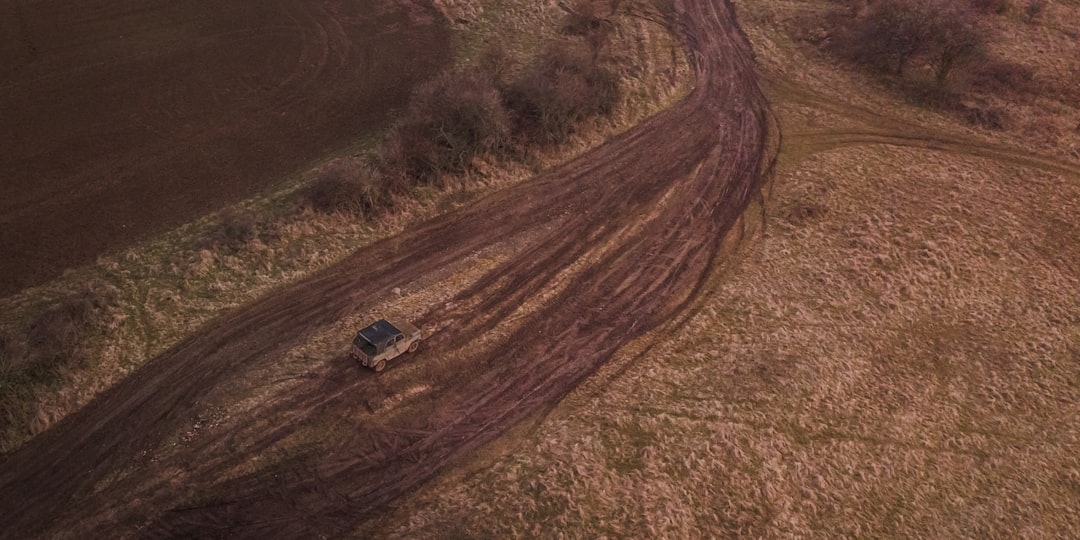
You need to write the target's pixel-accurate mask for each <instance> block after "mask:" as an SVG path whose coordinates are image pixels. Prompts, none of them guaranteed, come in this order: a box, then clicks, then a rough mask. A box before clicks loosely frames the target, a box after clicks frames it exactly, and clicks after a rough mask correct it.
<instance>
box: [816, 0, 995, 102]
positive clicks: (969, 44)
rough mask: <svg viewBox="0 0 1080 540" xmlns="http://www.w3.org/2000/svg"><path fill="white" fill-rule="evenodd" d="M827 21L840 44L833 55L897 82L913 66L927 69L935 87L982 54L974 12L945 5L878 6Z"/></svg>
mask: <svg viewBox="0 0 1080 540" xmlns="http://www.w3.org/2000/svg"><path fill="white" fill-rule="evenodd" d="M844 13H845V12H843V11H835V12H833V14H832V15H831V16H830V17H829V18H828V19H827V20H828V21H829V22H830V23H831V24H833V25H842V26H844V27H842V28H836V29H834V31H835V33H836V34H838V35H839V38H838V39H837V40H835V41H834V43H833V47H832V48H833V50H834V52H836V53H838V54H840V55H842V56H845V57H847V58H849V59H851V60H854V61H855V62H858V63H860V64H863V65H866V66H868V67H870V68H871V69H874V70H876V71H879V72H883V73H892V74H894V75H897V76H902V75H904V74H905V71H906V69H907V67H908V66H909V65H911V64H912V63H914V62H915V61H921V62H922V63H924V64H926V65H929V66H930V67H931V69H932V70H933V73H934V78H935V81H936V83H937V85H938V86H939V87H943V86H944V85H945V83H946V82H947V80H948V79H949V77H950V75H951V74H952V73H954V71H955V70H956V68H958V67H960V66H962V65H965V64H967V63H969V62H971V61H972V60H974V59H976V58H977V57H978V56H979V55H980V54H981V53H982V51H983V47H984V44H985V37H984V33H983V32H981V31H980V29H979V27H978V18H977V16H976V14H975V12H974V11H973V10H972V9H971V8H969V7H967V6H965V5H963V4H956V3H953V2H949V1H947V0H879V1H878V2H874V3H872V4H870V6H869V7H868V8H867V9H866V10H863V11H861V12H860V11H859V10H854V9H852V10H846V16H845V14H844Z"/></svg>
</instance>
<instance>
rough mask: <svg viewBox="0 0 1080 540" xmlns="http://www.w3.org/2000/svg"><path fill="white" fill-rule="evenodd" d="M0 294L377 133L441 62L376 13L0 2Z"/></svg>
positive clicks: (393, 5)
mask: <svg viewBox="0 0 1080 540" xmlns="http://www.w3.org/2000/svg"><path fill="white" fill-rule="evenodd" d="M0 34H2V36H0V296H6V295H8V294H12V293H14V292H16V291H18V290H20V289H22V288H25V287H29V286H33V285H36V284H40V283H43V282H45V281H47V280H49V279H51V278H54V277H56V276H57V275H59V274H60V273H61V272H63V271H64V270H65V269H67V268H71V267H74V266H78V265H81V264H84V263H87V262H89V261H92V260H94V258H95V257H96V256H98V255H99V254H101V253H104V252H109V251H112V250H116V249H119V248H123V247H125V246H128V245H130V244H131V243H133V242H134V241H137V240H139V239H141V238H145V237H147V236H149V235H152V234H154V233H158V232H161V231H164V230H167V229H170V228H172V227H175V226H177V225H179V224H181V223H185V222H187V221H190V220H191V219H192V218H194V217H196V216H199V215H201V214H204V213H206V212H209V211H213V210H216V209H218V208H221V207H224V206H226V205H228V204H229V203H231V202H235V201H237V200H239V199H242V198H244V197H247V196H250V195H252V194H254V193H255V192H257V191H258V190H259V189H260V188H263V187H265V186H267V185H268V184H270V183H273V182H275V181H278V180H281V179H282V178H283V177H285V176H287V175H289V174H291V173H293V172H295V171H297V170H298V169H299V168H301V167H303V166H304V165H305V164H307V163H310V162H311V161H312V160H313V159H316V158H318V157H320V156H322V155H325V154H326V153H327V152H329V151H333V150H336V149H339V148H341V147H343V146H345V145H348V144H349V143H350V142H352V141H355V140H357V139H358V138H360V137H362V136H364V135H366V134H371V133H373V132H374V131H376V130H379V129H382V128H384V127H385V126H386V124H387V122H388V120H389V119H390V114H391V111H392V110H394V109H396V108H400V107H403V106H404V105H405V101H406V99H407V97H408V95H409V91H408V89H409V88H410V87H411V86H413V85H414V84H416V83H418V82H420V81H422V80H425V79H427V78H429V77H430V76H431V75H432V74H433V73H434V72H436V71H437V70H438V69H440V68H441V67H442V66H444V65H445V64H446V63H447V62H448V61H449V59H450V51H449V46H448V44H449V34H448V31H447V30H446V29H445V28H444V27H443V25H442V21H441V19H440V18H439V17H438V15H437V13H436V12H434V11H433V9H431V8H430V7H425V6H423V5H420V3H419V2H413V1H411V0H410V1H405V2H397V1H391V0H362V1H352V2H349V1H344V0H328V1H325V2H323V1H320V2H313V1H306V0H305V1H299V2H290V1H285V0H268V1H264V0H259V1H256V0H227V1H220V0H194V1H184V2H177V1H174V0H119V1H109V2H105V1H101V0H91V1H85V2H60V1H57V0H45V1H40V2H26V1H25V0H0Z"/></svg>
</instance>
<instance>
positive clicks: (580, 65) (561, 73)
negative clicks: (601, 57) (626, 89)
mask: <svg viewBox="0 0 1080 540" xmlns="http://www.w3.org/2000/svg"><path fill="white" fill-rule="evenodd" d="M621 96H622V91H621V88H620V83H619V79H618V77H617V76H615V74H613V73H612V72H610V71H608V70H607V69H605V68H604V67H603V66H601V65H600V64H599V63H597V61H596V59H595V58H593V57H592V55H591V54H590V53H589V51H587V50H584V49H583V48H581V47H580V46H575V45H572V44H567V43H556V44H553V45H551V46H549V47H548V48H547V49H546V50H545V51H544V53H543V54H541V56H540V57H539V58H538V59H537V60H536V61H535V62H534V63H533V65H532V66H531V67H530V68H529V69H528V70H527V71H526V72H525V74H524V75H523V76H522V77H521V79H519V80H518V81H516V82H515V83H514V84H512V85H511V86H510V88H509V89H508V90H507V103H508V105H509V108H510V110H511V111H512V112H513V114H514V116H515V120H516V122H517V127H518V130H519V132H520V133H522V134H523V135H524V136H525V137H526V138H527V139H529V140H532V141H535V142H539V143H556V142H559V141H562V140H564V139H565V138H566V137H567V136H569V135H570V134H572V133H573V132H574V129H575V127H576V126H577V124H579V123H580V122H581V121H583V120H585V119H588V118H591V117H594V116H597V115H607V114H611V113H612V112H613V111H614V110H615V107H616V106H617V105H618V103H619V101H620V99H621Z"/></svg>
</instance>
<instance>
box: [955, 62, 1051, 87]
mask: <svg viewBox="0 0 1080 540" xmlns="http://www.w3.org/2000/svg"><path fill="white" fill-rule="evenodd" d="M971 85H972V87H974V88H975V89H976V90H978V91H980V92H985V93H989V94H995V95H999V96H1005V95H1010V94H1011V95H1022V94H1033V93H1037V92H1038V90H1039V86H1038V84H1037V83H1036V81H1035V70H1033V69H1031V68H1030V67H1028V66H1025V65H1023V64H1017V63H1014V62H1007V61H1004V60H987V61H984V62H981V63H979V64H978V65H976V66H975V67H974V68H973V69H972V70H971Z"/></svg>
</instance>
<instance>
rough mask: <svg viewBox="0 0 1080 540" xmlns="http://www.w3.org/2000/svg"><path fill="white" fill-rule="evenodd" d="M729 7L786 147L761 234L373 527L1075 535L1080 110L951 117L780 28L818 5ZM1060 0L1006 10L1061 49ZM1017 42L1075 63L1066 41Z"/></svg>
mask: <svg viewBox="0 0 1080 540" xmlns="http://www.w3.org/2000/svg"><path fill="white" fill-rule="evenodd" d="M738 5H739V8H740V10H741V15H742V20H743V22H744V25H745V27H746V29H747V31H748V34H749V35H750V36H751V39H752V41H753V42H754V45H755V48H756V50H757V51H758V54H759V61H760V62H761V65H762V71H763V76H764V77H765V79H766V81H767V87H768V89H769V94H770V97H771V98H772V99H773V101H774V103H775V107H776V110H777V113H778V115H779V116H780V120H781V124H782V129H783V131H784V136H785V144H784V147H783V149H782V151H781V156H780V166H779V169H778V172H777V176H776V179H775V181H774V184H773V189H772V192H771V197H770V199H769V204H768V206H767V209H766V210H765V213H764V216H763V217H764V220H763V223H764V225H763V226H761V225H759V224H758V222H757V221H756V220H753V219H748V221H747V223H748V224H749V225H752V226H753V227H752V230H754V231H756V234H755V237H754V239H753V241H751V242H749V243H748V244H747V245H746V247H744V249H742V250H740V251H738V254H737V256H736V257H734V258H733V259H732V260H730V261H729V262H728V263H727V264H725V265H724V270H723V271H721V272H720V273H718V274H717V275H716V276H715V278H714V288H713V289H712V291H710V292H709V293H707V294H706V296H705V297H704V298H702V299H701V300H700V302H699V303H698V304H697V306H696V307H695V308H694V310H693V312H692V313H690V314H689V315H688V316H687V317H686V318H685V319H684V320H680V321H674V322H673V323H672V324H671V325H670V326H669V327H667V328H665V329H662V330H661V331H657V332H654V333H653V335H651V336H650V337H649V339H647V340H643V341H642V342H641V343H639V344H637V345H635V346H633V347H630V348H628V350H625V351H623V352H622V353H621V354H620V355H619V356H618V357H617V360H616V362H614V363H613V364H612V365H610V366H609V367H607V368H605V369H604V370H602V371H601V373H600V374H599V375H598V376H596V377H594V378H593V379H592V380H590V382H589V383H587V384H586V385H584V386H583V387H582V388H580V389H579V390H578V391H577V392H576V393H575V394H573V395H572V396H571V397H569V398H568V399H566V400H564V401H563V402H562V403H561V404H560V405H559V406H558V407H556V408H555V409H554V410H552V411H551V412H550V413H548V414H547V415H545V416H544V417H542V418H537V419H536V420H535V421H534V422H533V423H531V424H529V425H526V426H523V427H521V428H520V429H518V430H517V432H516V433H512V434H511V435H508V436H506V437H504V438H503V439H502V440H500V441H499V442H497V443H496V444H494V445H492V447H491V448H490V449H489V450H488V451H487V452H485V453H484V454H483V455H480V456H476V457H474V458H473V459H472V460H471V461H470V462H469V463H467V464H465V465H463V466H461V467H458V468H457V469H455V470H453V471H451V472H448V473H445V474H444V475H442V476H441V477H440V478H439V479H438V480H436V481H434V482H432V483H431V484H430V485H429V486H428V487H427V488H425V489H423V490H421V491H420V492H418V493H417V494H415V495H414V496H413V497H410V498H409V499H408V500H406V501H403V502H402V503H401V504H399V505H398V506H397V507H396V509H395V511H394V512H392V513H390V514H388V515H387V516H386V517H385V518H384V519H383V520H382V521H381V522H380V523H376V524H372V526H371V527H370V528H367V529H365V530H363V531H360V533H361V534H362V535H363V536H376V537H407V538H417V537H421V538H434V537H447V536H450V537H552V538H557V537H579V538H586V537H667V538H699V537H723V536H767V537H809V536H860V537H882V536H884V537H930V538H942V537H945V538H952V537H1004V538H1051V537H1057V538H1073V537H1076V536H1077V535H1080V457H1078V456H1080V425H1078V423H1077V419H1078V418H1080V224H1078V223H1077V221H1076V216H1078V215H1080V163H1078V161H1080V160H1077V159H1076V155H1075V145H1076V137H1075V136H1074V135H1073V134H1071V133H1070V129H1067V128H1069V127H1070V124H1076V123H1080V114H1078V110H1077V105H1078V104H1077V102H1075V101H1070V100H1069V99H1068V97H1067V96H1050V97H1041V98H1038V99H1035V100H1033V102H1032V103H1030V104H1025V105H1023V106H1022V107H1021V106H1017V107H1016V108H1015V109H1014V110H1013V112H1014V118H1017V119H1019V121H1017V122H1016V123H1014V124H1013V125H1012V126H1010V127H1009V128H1008V129H1006V130H1003V131H998V132H988V131H982V130H978V129H975V128H969V127H965V126H962V125H960V124H959V123H957V121H956V119H954V118H952V117H950V116H949V115H948V114H945V113H937V112H933V111H927V110H925V109H921V108H917V107H914V106H912V105H908V104H905V103H903V102H902V100H898V99H897V98H896V96H895V95H894V94H892V93H890V90H889V89H887V88H885V87H883V86H882V84H881V83H879V82H876V81H872V80H868V79H867V78H866V77H864V76H862V75H859V74H856V73H854V72H852V71H850V70H849V69H848V68H845V67H841V66H839V65H837V64H836V63H835V62H833V61H831V60H829V59H828V58H826V57H824V56H822V55H821V54H820V53H818V52H817V51H815V50H813V49H812V48H808V47H807V46H806V45H804V44H799V43H796V42H793V41H792V40H791V39H790V38H789V37H788V36H787V34H786V33H785V32H784V31H783V28H784V25H785V22H786V21H787V20H788V19H790V18H792V17H795V16H798V15H800V14H802V13H805V12H806V11H812V10H814V9H818V8H820V7H821V5H822V4H821V3H820V2H739V4H738ZM1050 6H1051V9H1052V10H1053V11H1054V12H1055V13H1057V15H1056V16H1055V17H1054V18H1053V19H1049V18H1048V19H1045V20H1046V21H1054V22H1051V23H1048V24H1042V25H1040V24H1039V23H1036V24H1035V25H1026V24H1022V23H1021V22H1020V21H1019V20H1018V19H1015V18H1014V19H1007V18H1005V19H1001V20H1000V21H998V23H997V24H999V25H1001V26H1002V28H1004V29H1006V30H1008V31H1010V32H1013V33H1014V34H1013V35H1014V36H1027V38H1030V39H1031V40H1035V41H1037V42H1039V43H1042V42H1044V41H1045V42H1047V43H1058V44H1059V45H1060V44H1061V43H1062V41H1061V40H1060V39H1059V37H1060V34H1059V29H1055V28H1054V26H1053V25H1054V24H1064V23H1062V22H1061V21H1071V20H1076V16H1077V14H1078V13H1077V12H1078V9H1077V6H1076V5H1075V3H1065V2H1053V3H1051V4H1050ZM1027 38H1024V39H1027ZM1018 39H1020V38H1018ZM1002 48H1006V47H1004V46H1003V47H1002ZM1008 48H1009V49H1010V51H1011V52H1009V53H1008V54H1013V55H1016V56H1015V58H1017V59H1021V60H1023V59H1027V58H1029V57H1028V56H1027V54H1029V53H1030V52H1031V51H1032V50H1039V51H1042V52H1043V53H1042V54H1039V55H1034V56H1036V58H1034V59H1033V60H1032V62H1034V63H1035V64H1036V66H1037V67H1038V68H1039V69H1038V72H1039V73H1045V72H1046V71H1045V70H1043V66H1048V65H1054V64H1057V63H1060V64H1062V65H1063V66H1065V67H1062V68H1061V69H1060V70H1058V71H1052V72H1061V71H1064V70H1067V69H1075V68H1076V67H1077V66H1076V65H1075V63H1076V55H1075V53H1076V44H1075V42H1073V43H1072V44H1071V46H1068V47H1065V48H1064V49H1061V48H1060V47H1059V48H1058V49H1054V50H1055V51H1056V53H1053V54H1050V53H1045V51H1047V50H1050V49H1048V48H1047V47H1044V46H1042V45H1036V46H1032V47H1030V48H1024V47H1023V46H1021V45H1016V46H1012V47H1008ZM1069 54H1071V55H1072V56H1071V57H1069V56H1068V55H1069ZM1070 62H1071V63H1070ZM1040 119H1044V120H1040ZM1045 119H1051V120H1049V121H1046V120H1045ZM1040 125H1041V126H1043V127H1039V126H1040ZM1035 129H1038V130H1040V133H1049V134H1050V135H1052V136H1048V137H1044V138H1039V137H1031V136H1030V134H1031V133H1032V130H1035ZM886 135H888V137H886ZM884 143H888V144H884ZM1009 149H1011V150H1009ZM1035 154H1041V155H1047V156H1051V157H1050V158H1049V159H1032V158H1031V156H1032V155H1035Z"/></svg>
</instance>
